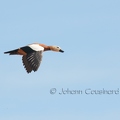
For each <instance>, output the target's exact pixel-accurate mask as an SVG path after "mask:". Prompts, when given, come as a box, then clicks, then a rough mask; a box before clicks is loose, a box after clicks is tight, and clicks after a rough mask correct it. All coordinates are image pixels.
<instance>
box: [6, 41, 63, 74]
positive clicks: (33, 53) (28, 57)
mask: <svg viewBox="0 0 120 120" xmlns="http://www.w3.org/2000/svg"><path fill="white" fill-rule="evenodd" d="M49 50H51V51H55V52H62V53H63V52H64V51H63V50H62V49H61V48H60V47H58V46H47V45H44V44H39V43H33V44H29V45H27V46H24V47H20V48H18V49H15V50H11V51H7V52H4V53H5V54H7V53H8V54H9V55H22V62H23V66H24V68H25V69H26V71H27V73H30V72H31V71H34V72H35V71H37V70H38V68H39V66H40V63H41V61H42V53H43V52H44V51H49Z"/></svg>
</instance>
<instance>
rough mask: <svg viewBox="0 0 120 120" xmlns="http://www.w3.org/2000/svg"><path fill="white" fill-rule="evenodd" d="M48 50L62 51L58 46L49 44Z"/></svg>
mask: <svg viewBox="0 0 120 120" xmlns="http://www.w3.org/2000/svg"><path fill="white" fill-rule="evenodd" d="M50 50H52V51H56V52H62V53H63V52H64V51H63V50H62V49H61V48H60V47H59V46H50Z"/></svg>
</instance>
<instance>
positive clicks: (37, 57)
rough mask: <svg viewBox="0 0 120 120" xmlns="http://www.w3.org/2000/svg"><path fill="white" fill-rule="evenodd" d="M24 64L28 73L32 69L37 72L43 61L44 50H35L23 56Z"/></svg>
mask: <svg viewBox="0 0 120 120" xmlns="http://www.w3.org/2000/svg"><path fill="white" fill-rule="evenodd" d="M22 61H23V65H24V67H25V69H26V71H27V72H28V73H30V72H31V71H32V70H33V71H34V72H35V71H37V70H38V68H39V66H40V63H41V61H42V51H35V52H32V53H29V54H27V55H23V57H22Z"/></svg>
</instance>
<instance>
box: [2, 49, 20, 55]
mask: <svg viewBox="0 0 120 120" xmlns="http://www.w3.org/2000/svg"><path fill="white" fill-rule="evenodd" d="M18 50H19V49H15V50H11V51H7V52H4V54H9V55H16V54H18Z"/></svg>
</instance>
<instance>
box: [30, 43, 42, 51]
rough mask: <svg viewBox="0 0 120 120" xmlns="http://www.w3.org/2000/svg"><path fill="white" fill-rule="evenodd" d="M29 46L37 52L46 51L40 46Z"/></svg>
mask: <svg viewBox="0 0 120 120" xmlns="http://www.w3.org/2000/svg"><path fill="white" fill-rule="evenodd" d="M28 46H29V47H30V48H31V49H33V50H35V51H43V50H44V47H42V46H40V45H39V44H30V45H28Z"/></svg>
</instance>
